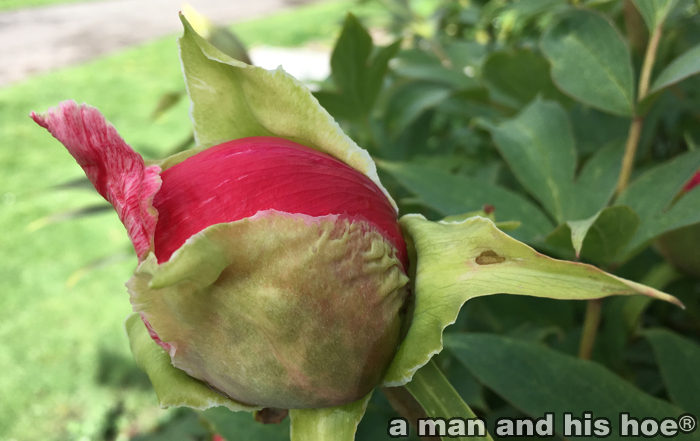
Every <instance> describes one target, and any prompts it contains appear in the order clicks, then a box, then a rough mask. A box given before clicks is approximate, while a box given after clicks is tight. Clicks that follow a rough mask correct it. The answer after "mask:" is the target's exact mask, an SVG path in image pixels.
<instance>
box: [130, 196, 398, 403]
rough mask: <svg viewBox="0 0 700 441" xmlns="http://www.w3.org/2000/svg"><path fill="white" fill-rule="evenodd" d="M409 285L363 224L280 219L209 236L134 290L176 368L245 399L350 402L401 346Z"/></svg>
mask: <svg viewBox="0 0 700 441" xmlns="http://www.w3.org/2000/svg"><path fill="white" fill-rule="evenodd" d="M407 282H408V278H407V277H406V276H405V275H404V273H403V271H402V269H401V263H400V261H399V260H398V258H397V257H396V252H395V249H394V248H393V246H392V245H391V244H390V243H389V242H388V240H386V239H385V238H384V237H383V236H382V234H381V233H380V232H379V231H377V230H376V229H373V228H372V227H370V226H369V225H367V224H366V223H365V222H364V221H351V220H350V219H344V218H340V217H339V216H337V215H329V216H322V217H311V216H306V215H301V214H289V213H282V212H278V211H275V210H268V211H262V212H259V213H258V214H257V215H255V216H253V217H250V218H245V219H241V220H238V221H235V222H230V223H224V224H216V225H212V226H209V227H207V228H205V229H204V230H202V231H201V232H200V233H197V234H196V235H194V236H193V237H191V238H190V239H188V241H187V242H186V243H185V244H184V245H183V246H182V247H180V249H178V250H177V251H176V252H175V253H174V254H173V255H172V257H171V258H170V259H169V260H168V261H167V262H163V263H161V264H158V262H157V259H156V257H155V255H154V254H153V253H151V254H149V255H148V257H147V258H146V259H145V260H144V261H143V262H142V263H141V264H140V265H139V266H138V268H137V269H136V271H135V272H134V277H132V279H131V280H130V281H129V282H128V283H127V288H128V290H129V294H130V296H131V303H132V305H133V307H134V311H137V312H139V313H140V314H142V315H143V316H144V317H145V318H146V319H147V320H148V321H149V323H150V324H151V326H152V327H153V329H154V330H155V332H156V333H157V334H158V336H159V338H160V339H161V340H162V341H163V342H165V343H167V344H169V345H170V346H171V347H172V349H171V351H170V358H171V359H172V363H173V365H174V366H175V367H177V368H179V369H182V370H183V371H186V372H187V373H188V374H189V375H191V376H193V377H195V378H198V379H201V380H203V381H205V382H206V383H207V384H209V385H211V386H212V387H213V388H215V389H216V390H219V391H222V392H223V393H225V394H226V395H227V396H229V397H232V398H234V399H236V400H238V401H241V402H244V403H251V404H259V405H261V406H263V407H277V408H281V409H298V408H319V407H332V406H337V405H341V404H344V403H348V402H352V401H355V400H357V399H359V398H361V397H363V396H365V395H366V394H367V393H369V392H370V391H371V390H372V389H373V388H374V387H375V386H377V385H378V384H379V383H380V382H381V380H382V379H383V377H384V373H385V372H386V369H387V368H388V366H389V364H390V362H391V360H392V357H393V356H394V353H395V350H396V348H397V347H398V345H399V342H400V340H401V335H402V334H401V327H402V322H403V316H404V315H403V313H402V310H403V305H404V303H405V299H406V296H407V287H406V284H407Z"/></svg>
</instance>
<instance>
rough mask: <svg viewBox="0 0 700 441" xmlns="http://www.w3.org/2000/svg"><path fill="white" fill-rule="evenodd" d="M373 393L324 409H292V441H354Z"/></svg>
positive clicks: (290, 412) (290, 413)
mask: <svg viewBox="0 0 700 441" xmlns="http://www.w3.org/2000/svg"><path fill="white" fill-rule="evenodd" d="M371 397H372V392H370V393H369V394H367V396H365V397H364V398H361V399H359V400H357V401H354V402H352V403H348V404H344V405H342V406H337V407H325V408H322V409H291V410H290V411H289V416H290V417H291V419H292V427H291V431H290V432H291V438H292V439H291V441H322V440H323V441H325V440H330V439H332V440H334V441H353V440H354V439H355V432H356V431H357V425H358V424H360V420H361V419H362V416H363V415H364V414H365V410H367V403H368V402H369V399H370V398H371Z"/></svg>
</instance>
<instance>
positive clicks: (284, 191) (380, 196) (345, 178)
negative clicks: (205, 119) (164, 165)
mask: <svg viewBox="0 0 700 441" xmlns="http://www.w3.org/2000/svg"><path fill="white" fill-rule="evenodd" d="M161 178H162V179H163V186H162V188H161V190H160V191H159V192H158V194H157V195H156V197H155V199H154V201H153V205H154V206H155V207H156V209H157V210H158V214H159V221H158V225H157V227H156V234H155V253H156V257H157V258H158V261H159V262H165V261H167V260H168V259H169V258H170V256H171V255H172V254H173V253H174V252H175V251H176V250H177V249H178V248H180V247H181V246H182V245H183V244H184V243H185V241H186V240H187V239H189V238H190V237H192V236H193V235H195V234H196V233H198V232H200V231H202V230H203V229H204V228H206V227H208V226H210V225H214V224H219V223H225V222H233V221H236V220H239V219H243V218H247V217H251V216H254V215H255V214H256V213H257V212H259V211H264V210H277V211H283V212H286V213H301V214H306V215H309V216H326V215H329V214H338V215H348V216H350V217H353V218H362V219H366V220H368V221H369V222H371V223H372V224H374V225H375V226H376V227H377V228H378V229H379V230H380V231H382V232H383V233H384V236H385V237H386V238H387V239H388V240H389V241H390V242H391V243H392V244H393V245H394V247H395V248H396V250H397V256H398V257H399V259H400V260H401V262H402V263H403V264H404V269H407V268H408V253H407V252H406V244H405V242H404V239H403V236H402V234H401V228H400V227H399V224H398V221H397V213H396V210H395V209H394V207H393V206H392V205H391V203H390V202H389V200H388V199H387V198H386V196H385V195H384V193H383V192H382V190H381V189H380V188H379V187H378V186H377V185H376V184H375V183H374V182H372V180H371V179H369V178H368V177H367V176H365V175H364V174H362V173H360V172H359V171H357V170H355V169H354V168H352V167H350V166H348V165H347V164H345V163H343V162H341V161H339V160H337V159H335V158H333V157H331V156H329V155H326V154H324V153H321V152H318V151H316V150H313V149H310V148H308V147H305V146H303V145H301V144H297V143H295V142H292V141H288V140H286V139H282V138H273V137H251V138H242V139H237V140H234V141H229V142H226V143H223V144H220V145H218V146H216V147H212V148H210V149H207V150H205V151H203V152H201V153H198V154H197V155H195V156H192V157H190V158H188V159H187V160H185V161H183V162H181V163H180V164H177V165H175V166H173V167H171V168H169V169H167V170H165V171H164V172H163V173H162V174H161Z"/></svg>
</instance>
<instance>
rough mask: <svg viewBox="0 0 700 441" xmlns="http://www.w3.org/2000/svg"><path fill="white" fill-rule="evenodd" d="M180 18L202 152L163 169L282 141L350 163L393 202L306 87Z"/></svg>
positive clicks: (164, 164)
mask: <svg viewBox="0 0 700 441" xmlns="http://www.w3.org/2000/svg"><path fill="white" fill-rule="evenodd" d="M180 19H181V20H182V23H183V26H184V28H185V31H184V34H183V36H182V37H180V38H179V39H178V43H179V45H180V59H181V61H182V70H183V73H184V75H185V83H186V85H187V93H188V95H189V98H190V101H191V106H190V116H191V118H192V122H193V125H194V134H195V141H196V145H197V147H196V148H193V149H190V150H187V151H184V152H182V153H179V154H177V155H174V156H171V157H169V158H167V159H165V160H163V161H159V162H158V165H160V167H161V168H162V169H163V170H165V169H167V168H169V167H172V166H173V165H175V164H178V163H180V162H182V161H184V160H185V159H187V158H189V157H190V156H192V155H195V154H197V153H198V152H201V151H202V150H204V149H207V148H209V147H212V146H214V145H217V144H219V143H221V142H225V141H230V140H233V139H239V138H245V137H248V136H277V137H280V138H286V139H289V140H292V141H295V142H298V143H300V144H303V145H306V146H308V147H311V148H314V149H316V150H319V151H321V152H324V153H327V154H329V155H331V156H333V157H335V158H338V159H339V160H341V161H343V162H345V163H346V164H348V165H349V166H351V167H353V168H354V169H356V170H358V171H360V172H361V173H364V174H365V175H367V176H368V177H369V178H370V179H372V181H374V183H375V184H377V185H378V186H379V188H381V189H383V191H384V194H385V195H386V196H387V197H388V198H389V200H390V201H392V203H393V200H392V199H391V196H389V193H388V192H386V190H384V187H382V185H381V182H380V181H379V177H378V176H377V172H376V166H375V165H374V162H373V161H372V158H371V157H370V156H369V154H368V153H367V152H366V151H365V150H363V149H361V148H360V147H358V146H357V144H355V142H354V141H352V140H351V139H350V138H349V137H348V136H347V135H345V134H344V133H343V131H342V130H341V129H340V126H338V124H337V123H336V122H335V121H334V120H333V118H332V117H331V116H330V115H329V114H328V112H327V111H326V110H324V109H323V107H321V106H320V105H319V103H318V101H317V100H316V99H315V98H314V97H313V95H312V94H311V92H309V90H308V89H307V88H306V87H305V86H304V85H303V84H302V83H301V82H299V81H297V80H296V79H295V78H294V77H292V76H290V75H289V74H287V73H286V72H285V71H284V70H282V69H280V68H278V69H276V70H271V71H268V70H265V69H263V68H261V67H257V66H250V65H248V64H245V63H242V62H240V61H237V60H235V59H233V58H231V57H229V56H227V55H225V54H223V53H222V52H221V51H219V50H218V49H216V48H215V47H214V46H212V45H211V44H210V43H208V42H207V41H206V40H204V39H203V38H202V37H200V36H199V35H197V34H196V33H195V32H194V31H193V30H192V27H191V26H190V25H189V23H188V22H187V20H186V19H185V18H184V17H182V16H181V18H180ZM289 109H294V111H293V112H290V111H289ZM394 206H395V204H394Z"/></svg>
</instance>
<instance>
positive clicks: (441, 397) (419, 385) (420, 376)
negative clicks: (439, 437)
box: [406, 360, 493, 441]
mask: <svg viewBox="0 0 700 441" xmlns="http://www.w3.org/2000/svg"><path fill="white" fill-rule="evenodd" d="M406 389H408V391H409V392H411V394H412V395H413V396H414V397H416V400H418V402H419V403H420V404H421V406H423V409H425V411H426V412H427V414H428V415H430V416H431V417H433V418H437V417H442V418H444V419H450V418H454V417H460V418H464V419H467V420H469V419H472V420H473V419H475V418H477V416H476V415H475V414H474V412H473V411H472V410H471V409H470V408H469V406H467V404H466V403H465V402H464V401H463V400H462V398H461V397H460V396H459V394H458V393H457V391H456V390H455V389H454V388H453V387H452V385H451V384H450V382H449V381H447V378H445V376H444V375H443V374H442V372H440V369H439V368H438V367H437V365H436V364H435V362H434V361H432V360H431V361H429V362H428V364H426V365H425V366H423V367H422V368H420V369H419V370H418V371H416V373H415V374H414V375H413V379H412V380H411V382H410V383H408V384H407V385H406ZM467 427H469V425H468V424H467ZM450 439H458V440H465V441H466V440H480V441H493V439H492V438H491V436H490V435H489V434H488V433H486V436H483V437H479V436H474V437H468V436H467V437H459V438H452V437H450Z"/></svg>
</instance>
